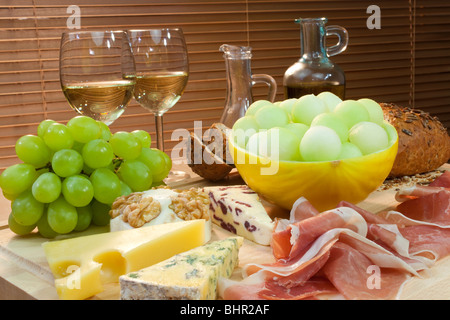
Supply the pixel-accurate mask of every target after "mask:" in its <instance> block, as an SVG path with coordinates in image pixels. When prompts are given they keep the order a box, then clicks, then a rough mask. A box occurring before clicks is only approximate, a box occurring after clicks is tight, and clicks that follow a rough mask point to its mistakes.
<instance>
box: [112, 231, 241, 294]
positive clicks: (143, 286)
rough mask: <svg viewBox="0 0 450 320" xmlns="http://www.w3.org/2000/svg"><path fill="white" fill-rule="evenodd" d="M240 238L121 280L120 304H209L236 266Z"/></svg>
mask: <svg viewBox="0 0 450 320" xmlns="http://www.w3.org/2000/svg"><path fill="white" fill-rule="evenodd" d="M242 242H243V238H242V237H231V238H227V239H224V240H218V241H214V242H211V243H208V244H205V245H203V246H201V247H197V248H195V249H192V250H189V251H187V252H183V253H181V254H178V255H175V256H174V257H172V258H170V259H167V260H165V261H163V262H160V263H158V264H155V265H153V266H151V267H148V268H145V269H142V270H139V271H137V272H132V273H129V274H127V275H124V276H121V277H120V294H121V295H120V297H121V299H122V300H186V299H187V300H212V299H216V298H217V282H218V280H219V278H220V277H226V278H228V277H230V276H231V274H232V272H233V270H234V268H235V267H236V266H237V264H238V255H239V248H240V247H241V245H242Z"/></svg>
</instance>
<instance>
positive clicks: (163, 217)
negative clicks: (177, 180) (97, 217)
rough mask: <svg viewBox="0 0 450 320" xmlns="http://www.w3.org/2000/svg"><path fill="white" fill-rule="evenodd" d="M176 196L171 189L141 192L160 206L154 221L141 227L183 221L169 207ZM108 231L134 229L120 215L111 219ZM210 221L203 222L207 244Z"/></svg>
mask: <svg viewBox="0 0 450 320" xmlns="http://www.w3.org/2000/svg"><path fill="white" fill-rule="evenodd" d="M177 195H178V193H177V192H175V191H174V190H172V189H166V188H157V189H151V190H147V191H144V192H143V197H152V198H153V200H155V201H158V202H159V204H160V206H161V213H160V214H159V215H158V216H157V217H156V218H154V219H152V220H150V221H149V222H147V223H145V224H144V225H143V226H142V227H148V226H154V225H158V224H163V223H169V222H178V221H184V220H183V219H181V218H179V217H178V215H177V214H176V213H175V212H174V211H173V209H171V208H170V207H169V206H170V204H171V203H172V200H171V197H176V196H177ZM109 226H110V231H111V232H114V231H122V230H129V229H134V227H133V226H131V225H130V224H129V222H125V221H124V219H123V216H122V215H118V216H117V217H115V218H113V219H111V221H110V223H109ZM211 227H212V225H211V219H209V216H208V219H207V220H205V242H208V241H209V240H210V239H211Z"/></svg>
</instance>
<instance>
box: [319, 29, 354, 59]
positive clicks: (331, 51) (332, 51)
mask: <svg viewBox="0 0 450 320" xmlns="http://www.w3.org/2000/svg"><path fill="white" fill-rule="evenodd" d="M325 30H326V31H327V37H328V36H331V35H335V36H337V37H338V39H339V41H338V43H337V44H335V45H334V46H331V47H327V55H328V56H329V57H331V56H335V55H337V54H339V53H341V52H342V51H344V50H345V49H346V48H347V44H348V32H347V30H346V29H345V28H343V27H341V26H326V27H325Z"/></svg>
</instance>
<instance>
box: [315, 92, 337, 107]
mask: <svg viewBox="0 0 450 320" xmlns="http://www.w3.org/2000/svg"><path fill="white" fill-rule="evenodd" d="M317 98H319V99H320V100H322V101H323V102H324V103H325V105H326V106H327V108H328V111H329V112H333V111H334V109H335V108H336V106H337V105H338V104H339V103H341V102H342V99H341V98H339V97H338V96H337V95H335V94H334V93H332V92H329V91H323V92H321V93H319V94H318V95H317Z"/></svg>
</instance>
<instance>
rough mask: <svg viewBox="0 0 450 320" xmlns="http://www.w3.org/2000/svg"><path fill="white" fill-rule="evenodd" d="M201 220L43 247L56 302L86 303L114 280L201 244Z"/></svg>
mask: <svg viewBox="0 0 450 320" xmlns="http://www.w3.org/2000/svg"><path fill="white" fill-rule="evenodd" d="M204 235H205V221H204V220H203V219H198V220H191V221H182V222H174V223H166V224H161V225H156V226H149V227H146V228H136V229H132V230H125V231H117V232H108V233H101V234H95V235H89V236H83V237H78V238H71V239H65V240H57V241H49V242H45V243H44V244H43V248H44V252H45V255H46V258H47V261H48V264H49V266H50V269H51V271H52V273H53V275H54V277H55V287H56V291H57V293H58V295H59V297H60V298H61V299H70V300H74V299H85V298H88V297H91V296H93V295H95V294H97V293H99V292H102V291H103V285H104V284H106V283H112V282H118V280H119V276H120V275H123V274H126V273H129V272H132V271H137V270H139V269H142V268H145V267H148V266H151V265H153V264H155V263H158V262H160V261H163V260H165V259H167V258H169V257H171V256H173V255H175V254H178V253H180V252H184V251H187V250H190V249H192V248H195V247H198V246H201V245H203V244H204V243H205V239H204Z"/></svg>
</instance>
